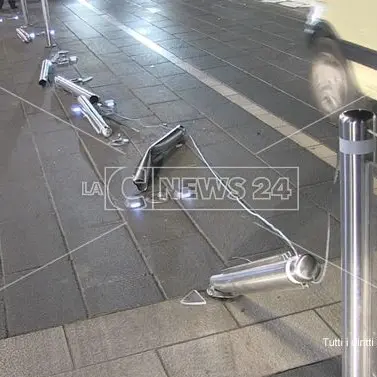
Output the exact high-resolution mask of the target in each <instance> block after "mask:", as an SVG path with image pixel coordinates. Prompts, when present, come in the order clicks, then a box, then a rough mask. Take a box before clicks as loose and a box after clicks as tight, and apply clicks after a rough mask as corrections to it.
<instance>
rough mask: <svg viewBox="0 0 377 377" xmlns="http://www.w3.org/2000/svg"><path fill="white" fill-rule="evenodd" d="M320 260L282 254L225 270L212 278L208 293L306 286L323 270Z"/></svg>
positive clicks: (233, 293) (234, 293) (224, 294)
mask: <svg viewBox="0 0 377 377" xmlns="http://www.w3.org/2000/svg"><path fill="white" fill-rule="evenodd" d="M321 270H322V268H321V265H320V263H319V262H318V261H317V260H316V259H315V258H314V257H313V256H311V255H309V254H302V255H297V256H296V255H293V254H289V253H288V254H287V253H284V254H280V255H277V256H275V257H268V258H263V259H260V260H258V261H256V262H251V263H246V264H243V265H241V266H237V267H233V268H231V269H227V270H224V271H223V272H222V273H221V274H218V275H214V276H212V277H211V278H210V286H209V288H208V290H207V292H208V294H209V295H211V296H213V297H235V296H239V295H242V294H245V293H254V292H260V291H270V290H274V289H292V288H305V287H307V286H308V285H309V284H310V283H313V282H315V281H316V280H317V279H318V277H319V276H320V273H321Z"/></svg>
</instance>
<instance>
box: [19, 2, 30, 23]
mask: <svg viewBox="0 0 377 377" xmlns="http://www.w3.org/2000/svg"><path fill="white" fill-rule="evenodd" d="M21 9H22V15H23V17H24V26H28V25H29V12H28V9H27V2H26V0H21Z"/></svg>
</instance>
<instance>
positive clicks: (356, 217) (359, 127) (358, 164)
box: [339, 110, 373, 377]
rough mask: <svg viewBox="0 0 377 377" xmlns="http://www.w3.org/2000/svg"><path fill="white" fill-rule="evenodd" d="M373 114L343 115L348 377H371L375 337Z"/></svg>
mask: <svg viewBox="0 0 377 377" xmlns="http://www.w3.org/2000/svg"><path fill="white" fill-rule="evenodd" d="M368 129H373V113H371V112H369V111H364V110H351V111H346V112H344V113H343V114H341V116H340V119H339V136H340V148H339V149H340V187H341V241H342V245H341V247H342V296H343V308H342V340H343V360H342V362H343V367H342V375H343V377H370V375H371V374H370V365H371V361H370V349H369V347H367V346H359V342H360V341H363V340H365V341H367V340H368V339H369V338H370V337H371V328H370V319H371V308H370V303H371V297H370V295H371V292H370V286H369V284H370V278H371V263H370V250H369V224H368V218H369V204H368V202H369V201H368V195H365V192H366V191H365V190H366V188H367V186H369V185H370V182H369V175H368V174H366V169H367V164H366V161H367V160H371V159H372V158H373V147H371V146H373V144H371V143H370V142H368V141H371V139H372V135H370V134H369V133H368Z"/></svg>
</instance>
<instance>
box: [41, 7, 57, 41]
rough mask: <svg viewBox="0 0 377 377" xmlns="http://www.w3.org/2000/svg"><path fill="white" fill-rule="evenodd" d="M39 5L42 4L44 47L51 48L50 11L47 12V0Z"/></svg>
mask: <svg viewBox="0 0 377 377" xmlns="http://www.w3.org/2000/svg"><path fill="white" fill-rule="evenodd" d="M41 4H42V13H43V20H44V23H45V33H46V47H53V46H54V45H53V43H52V41H51V28H50V11H49V6H48V0H41Z"/></svg>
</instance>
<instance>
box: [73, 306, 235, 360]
mask: <svg viewBox="0 0 377 377" xmlns="http://www.w3.org/2000/svg"><path fill="white" fill-rule="evenodd" d="M233 328H235V323H234V320H233V319H232V318H231V317H230V314H229V312H228V311H227V310H226V309H225V308H224V307H223V306H222V304H221V303H219V302H216V301H213V300H209V301H208V302H207V305H205V306H201V307H187V306H183V305H181V304H180V303H179V302H176V301H167V302H164V303H161V304H157V305H151V306H147V307H144V308H139V309H134V310H129V311H125V312H120V313H116V314H111V315H108V316H104V317H99V318H96V319H92V320H89V321H85V322H77V323H75V324H72V325H67V326H66V333H67V338H68V342H69V344H70V347H71V350H72V355H73V358H74V361H75V365H76V366H77V367H83V366H87V365H90V364H93V363H98V362H102V361H107V360H111V359H115V358H118V357H124V356H127V355H130V354H135V353H137V352H143V351H144V350H150V349H152V348H156V347H160V346H163V345H167V344H173V343H176V342H180V341H184V340H188V339H192V338H196V337H201V336H205V335H209V334H213V333H216V332H219V331H225V330H229V329H233Z"/></svg>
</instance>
